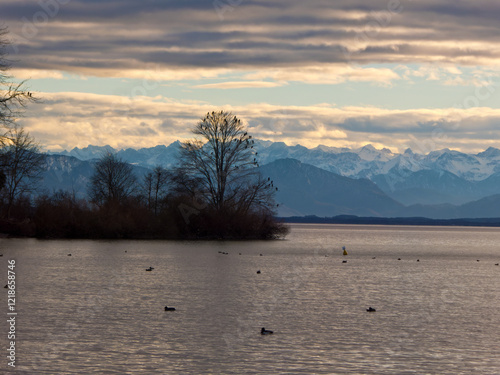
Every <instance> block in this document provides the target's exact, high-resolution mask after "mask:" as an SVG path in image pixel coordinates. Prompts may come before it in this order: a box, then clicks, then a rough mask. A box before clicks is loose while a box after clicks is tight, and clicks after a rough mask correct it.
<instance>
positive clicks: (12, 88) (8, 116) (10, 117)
mask: <svg viewBox="0 0 500 375" xmlns="http://www.w3.org/2000/svg"><path fill="white" fill-rule="evenodd" d="M7 34H8V30H7V29H6V28H0V128H1V129H2V130H3V131H2V133H0V146H2V144H4V142H5V141H6V140H7V138H6V136H7V134H6V132H7V130H8V128H9V127H10V126H12V124H13V121H14V120H15V119H16V118H17V117H18V116H19V114H20V110H22V108H24V107H25V105H26V104H27V103H28V102H30V101H37V99H36V98H35V97H34V96H33V94H32V93H31V92H29V91H27V90H26V89H25V88H24V84H25V82H21V83H13V82H11V77H10V76H9V75H8V71H9V69H10V68H11V65H10V63H9V61H8V60H7V58H6V57H7V52H6V46H8V45H9V43H8V41H7V39H6V37H7Z"/></svg>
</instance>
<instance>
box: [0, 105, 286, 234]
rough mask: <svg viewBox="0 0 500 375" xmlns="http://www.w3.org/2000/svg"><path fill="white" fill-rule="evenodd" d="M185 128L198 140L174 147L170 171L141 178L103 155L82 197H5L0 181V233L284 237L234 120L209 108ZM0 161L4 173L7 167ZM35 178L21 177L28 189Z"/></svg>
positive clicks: (268, 190)
mask: <svg viewBox="0 0 500 375" xmlns="http://www.w3.org/2000/svg"><path fill="white" fill-rule="evenodd" d="M193 133H194V134H196V135H200V136H201V139H198V140H192V141H187V142H185V143H183V144H182V147H181V150H180V158H179V165H178V166H177V167H176V168H174V169H173V170H166V169H165V168H163V167H161V166H157V167H156V168H154V169H153V170H152V171H150V172H149V173H147V174H146V175H144V176H143V177H141V178H138V177H137V176H135V175H134V173H133V169H132V167H131V166H130V165H129V164H127V163H125V162H124V161H122V160H120V159H119V158H118V157H117V156H116V155H114V154H111V153H108V154H105V155H103V156H102V157H101V159H100V160H98V161H97V162H96V163H95V170H94V173H93V175H92V177H91V179H90V183H89V186H88V189H87V190H88V198H87V199H77V198H76V197H75V195H74V194H71V193H69V192H66V191H59V192H56V193H54V194H52V195H41V196H37V197H36V198H33V195H32V194H31V195H30V194H23V193H22V192H19V194H17V193H16V194H17V195H16V194H15V195H14V196H15V198H13V199H9V196H13V195H12V194H10V195H9V194H8V189H7V184H6V183H5V182H4V183H3V187H2V189H1V191H2V201H1V202H2V205H1V206H0V214H1V217H2V219H1V220H0V233H4V234H8V235H12V236H33V237H38V238H108V239H112V238H124V239H130V238H139V239H140V238H144V239H147V238H164V239H274V238H279V237H284V236H285V235H286V234H287V231H288V228H287V227H286V226H285V225H284V224H283V223H282V222H280V221H278V220H276V219H275V217H274V213H275V212H274V211H275V207H276V204H275V201H274V194H275V191H276V187H275V186H274V185H273V182H272V181H270V179H265V178H263V177H262V176H260V174H259V173H258V172H257V168H256V167H257V166H258V164H257V161H256V158H255V157H254V156H255V153H254V151H253V147H252V144H253V140H252V139H251V136H249V135H248V133H247V132H246V131H245V130H244V129H243V127H242V125H241V123H240V121H239V120H238V119H237V118H236V117H235V116H232V115H231V114H229V113H227V112H217V113H215V112H212V113H211V114H210V113H209V114H207V116H206V117H205V118H203V119H202V120H201V121H200V123H199V124H198V125H197V127H196V128H195V129H194V130H193ZM9 147H10V148H9ZM9 147H4V148H3V150H2V151H3V152H2V154H1V155H0V158H1V160H7V159H8V158H7V155H9V154H11V153H13V152H16V149H15V146H12V145H11V146H9ZM37 160H38V161H39V163H43V159H37ZM2 165H3V167H2V171H3V174H4V175H7V176H9V175H10V174H11V172H10V170H9V167H8V165H7V164H6V163H3V164H2ZM39 167H40V166H38V168H39ZM37 170H38V169H37ZM37 176H38V175H36V176H31V175H26V176H24V177H23V178H22V179H21V180H22V181H23V183H24V185H26V186H31V187H33V186H34V185H35V184H36V179H37ZM0 182H1V181H0ZM24 185H23V184H20V185H19V186H24ZM26 191H28V190H26ZM30 197H31V198H30Z"/></svg>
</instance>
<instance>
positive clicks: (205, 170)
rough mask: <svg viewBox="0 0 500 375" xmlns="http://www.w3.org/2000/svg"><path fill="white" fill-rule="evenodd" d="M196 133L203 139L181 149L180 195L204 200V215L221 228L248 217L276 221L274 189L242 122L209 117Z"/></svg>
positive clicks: (214, 115) (225, 116)
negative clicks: (262, 175)
mask: <svg viewBox="0 0 500 375" xmlns="http://www.w3.org/2000/svg"><path fill="white" fill-rule="evenodd" d="M193 133H194V134H195V136H198V137H197V138H195V139H193V140H189V141H186V142H184V143H182V144H181V151H180V163H179V167H178V168H177V171H176V174H175V175H176V177H175V182H176V183H177V190H178V191H184V192H189V194H190V195H191V196H196V198H197V200H198V201H200V200H201V201H203V202H204V203H205V205H206V206H207V208H206V209H205V210H204V211H210V212H211V213H212V214H213V217H212V218H211V219H213V220H214V221H218V222H219V223H220V226H222V227H223V226H228V225H233V224H234V220H236V221H237V220H241V221H245V220H247V219H248V217H249V215H253V218H254V220H255V218H256V217H257V216H258V218H259V220H264V221H266V220H272V215H273V214H274V208H275V207H276V204H275V202H274V193H275V187H274V186H272V182H271V181H270V180H269V179H263V178H262V177H261V175H260V173H259V171H258V161H257V152H256V151H255V149H254V140H253V139H252V136H251V135H249V134H248V132H247V131H246V130H245V128H244V126H243V124H242V123H241V120H240V119H238V118H237V117H236V116H234V115H232V114H231V113H230V112H225V111H218V112H209V113H207V114H206V116H205V117H203V118H202V119H201V121H199V122H198V123H197V124H196V126H195V127H194V129H193ZM231 221H233V223H231ZM219 230H221V231H224V228H220V227H219Z"/></svg>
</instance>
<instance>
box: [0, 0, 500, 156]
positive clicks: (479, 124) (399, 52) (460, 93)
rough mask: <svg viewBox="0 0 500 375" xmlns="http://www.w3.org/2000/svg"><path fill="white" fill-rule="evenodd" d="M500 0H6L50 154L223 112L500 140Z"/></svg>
mask: <svg viewBox="0 0 500 375" xmlns="http://www.w3.org/2000/svg"><path fill="white" fill-rule="evenodd" d="M498 20H500V2H499V1H498V0H478V1H465V0H418V1H416V0H381V1H379V0H370V1H367V0H365V1H361V0H309V1H304V0H300V1H299V0H274V1H272V0H267V1H264V0H203V1H202V0H163V1H162V0H2V1H1V4H0V25H3V26H5V27H8V29H9V31H10V33H9V38H10V42H11V45H10V46H9V47H8V48H7V50H8V52H9V59H10V60H11V61H12V69H11V71H10V74H11V76H12V77H13V79H14V80H16V81H21V80H27V81H26V84H25V85H26V87H28V88H29V90H30V91H32V92H34V93H36V96H37V97H38V98H40V99H41V102H40V103H38V104H30V105H29V106H28V108H27V109H26V112H25V114H24V116H23V118H21V119H20V120H19V123H20V124H22V125H23V126H24V127H25V128H26V129H27V130H28V131H29V132H30V133H31V134H32V135H33V136H35V137H36V139H37V140H38V141H39V142H40V143H41V145H42V146H43V148H44V149H46V150H53V151H59V150H64V149H66V150H70V149H72V148H73V147H80V148H81V147H86V146H87V145H89V144H92V145H99V146H104V145H108V144H109V145H111V146H113V147H115V148H128V147H132V148H141V147H153V146H155V145H158V144H165V145H168V144H170V143H172V142H174V141H176V140H181V141H182V140H185V139H188V138H191V137H192V134H191V133H190V129H191V128H192V127H193V125H194V124H196V122H198V121H199V120H200V118H201V117H203V116H204V114H206V113H207V112H211V111H214V110H226V111H230V112H232V113H233V114H234V115H236V116H237V117H238V118H240V119H241V120H242V121H243V123H244V124H245V126H246V127H247V128H248V130H249V132H250V133H251V134H252V135H253V136H254V137H255V138H259V139H264V140H270V141H280V142H285V143H287V144H288V145H295V144H301V145H303V146H306V147H309V148H312V147H316V146H318V145H326V146H333V147H350V148H358V147H362V146H364V145H366V144H372V145H374V146H375V147H377V148H379V149H380V148H384V147H385V148H389V149H391V150H392V151H393V152H403V151H404V150H405V149H407V148H411V149H412V150H414V152H419V153H428V152H430V151H435V150H439V149H443V148H450V149H454V150H459V151H463V152H469V153H476V152H480V151H483V150H485V149H486V148H488V147H498V148H500V22H498Z"/></svg>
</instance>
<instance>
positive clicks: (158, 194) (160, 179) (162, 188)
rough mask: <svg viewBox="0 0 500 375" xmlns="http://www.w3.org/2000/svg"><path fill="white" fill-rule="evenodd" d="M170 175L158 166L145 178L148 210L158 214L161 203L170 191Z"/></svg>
mask: <svg viewBox="0 0 500 375" xmlns="http://www.w3.org/2000/svg"><path fill="white" fill-rule="evenodd" d="M168 180H169V173H168V171H167V170H166V169H165V168H163V167H162V166H159V165H158V166H156V167H155V168H154V170H153V171H151V172H149V173H147V174H146V175H145V176H144V182H143V185H144V189H145V190H146V194H147V201H148V208H149V209H150V210H151V211H153V212H154V214H155V215H157V214H158V208H159V205H160V202H161V200H162V199H163V198H165V195H166V194H167V190H168V184H167V183H168Z"/></svg>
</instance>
